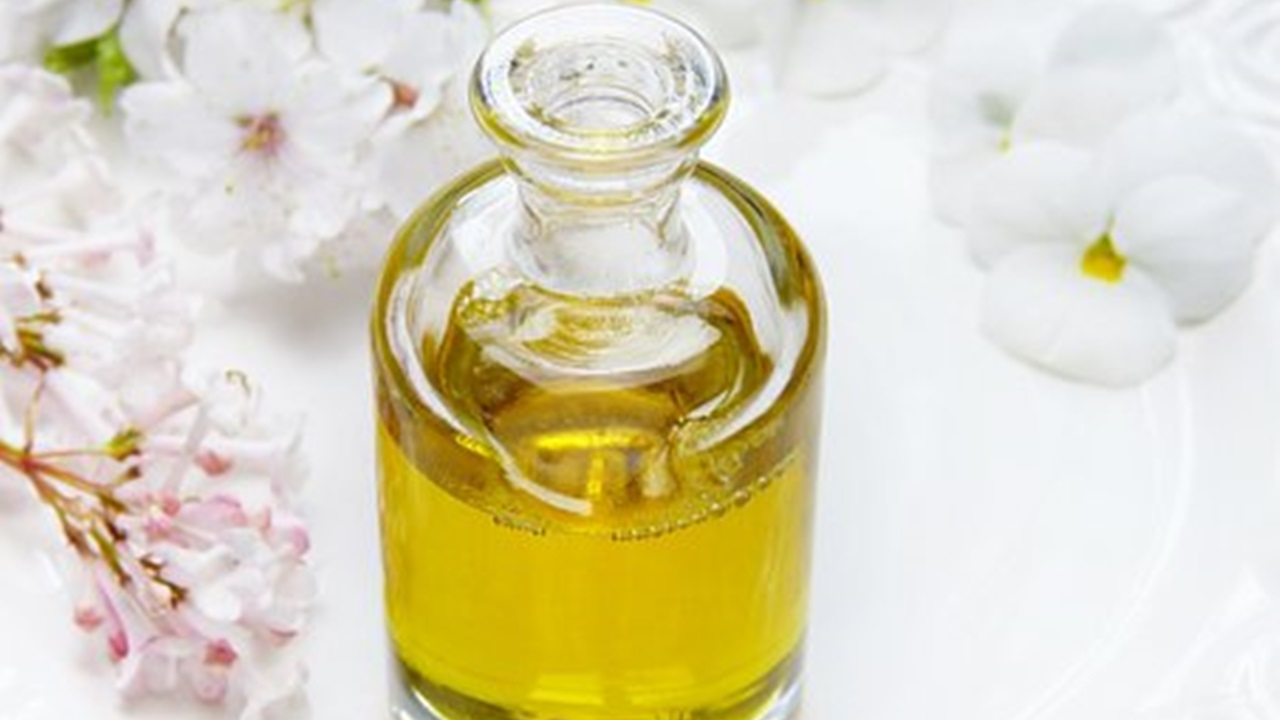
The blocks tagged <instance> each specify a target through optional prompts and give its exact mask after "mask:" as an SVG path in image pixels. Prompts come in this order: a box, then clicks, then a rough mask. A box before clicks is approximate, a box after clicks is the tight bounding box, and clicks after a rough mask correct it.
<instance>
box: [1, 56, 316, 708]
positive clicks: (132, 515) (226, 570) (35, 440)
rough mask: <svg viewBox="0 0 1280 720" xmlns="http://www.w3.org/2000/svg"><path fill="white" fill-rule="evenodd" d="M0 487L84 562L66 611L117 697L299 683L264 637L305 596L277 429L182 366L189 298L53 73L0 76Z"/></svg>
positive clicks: (216, 694) (269, 692) (282, 433)
mask: <svg viewBox="0 0 1280 720" xmlns="http://www.w3.org/2000/svg"><path fill="white" fill-rule="evenodd" d="M0 91H2V92H3V94H4V97H5V98H6V100H7V102H6V104H5V105H4V107H3V109H2V110H0V483H5V484H9V485H17V486H20V487H28V488H29V489H30V490H31V491H32V495H33V497H34V498H36V499H37V500H39V502H40V503H41V504H43V505H44V507H45V508H46V509H47V510H48V511H49V513H50V515H51V518H52V519H53V521H54V522H52V523H51V527H53V528H58V529H60V530H61V532H62V534H63V536H64V538H65V540H66V542H67V544H68V546H69V548H70V550H71V551H72V552H73V553H74V555H75V556H76V557H77V558H78V559H79V560H80V561H81V568H82V572H83V582H82V583H81V584H82V586H83V589H84V592H83V595H82V597H80V598H79V601H78V602H77V603H76V606H75V611H74V619H75V622H76V624H77V625H79V626H80V627H81V628H82V629H83V630H85V631H86V632H90V633H94V634H96V635H97V636H99V637H100V638H101V639H102V640H103V645H104V650H105V652H106V654H107V655H108V657H110V658H111V659H112V661H113V662H114V663H115V664H116V667H117V669H118V677H119V683H120V687H121V689H122V691H123V692H125V693H126V694H128V695H140V694H148V693H185V694H189V695H191V696H193V697H195V698H196V699H198V700H200V701H203V702H208V703H222V704H226V705H228V706H230V707H237V708H241V709H242V710H243V712H242V717H244V718H245V720H254V719H255V718H260V717H262V716H263V712H264V711H265V710H266V709H267V708H269V707H271V706H275V705H278V704H280V703H283V702H287V701H288V698H289V697H291V696H292V695H294V694H296V692H297V691H298V690H299V689H300V682H301V679H302V678H303V673H302V671H301V670H300V669H298V667H297V665H296V663H294V662H293V661H292V660H290V659H289V658H288V656H287V655H285V654H283V653H281V652H279V651H278V650H277V648H279V647H280V646H281V645H283V644H285V643H287V641H288V640H289V639H290V638H292V637H293V636H294V635H296V634H297V633H298V632H299V631H300V629H301V628H302V626H303V624H304V622H305V619H306V613H307V609H308V607H309V606H310V604H311V600H312V596H313V594H314V588H313V585H312V580H311V575H310V572H309V570H308V569H307V567H306V557H307V554H308V550H309V540H308V537H307V531H306V528H305V526H304V524H303V523H302V521H301V520H300V518H299V517H298V516H297V515H296V514H295V513H294V511H293V509H292V507H293V497H294V493H295V492H296V488H297V484H298V481H299V479H300V477H301V475H302V474H303V472H304V468H303V467H302V465H301V462H300V458H299V455H298V436H297V432H296V430H295V428H294V425H293V423H291V422H285V421H281V420H276V419H273V418H271V417H269V416H267V415H265V414H264V413H263V412H262V411H261V409H260V408H259V407H258V396H257V393H256V391H255V390H254V389H253V387H252V386H251V385H250V384H249V383H248V382H247V380H246V379H245V378H244V377H243V376H242V375H240V374H239V373H235V372H231V373H223V374H218V375H215V376H213V377H211V378H205V377H202V376H198V375H195V374H191V373H188V372H187V371H186V369H185V367H184V362H183V358H182V354H183V352H184V351H185V348H186V345H187V343H188V340H189V338H190V330H191V324H192V316H193V313H194V303H193V302H192V301H191V300H190V299H189V298H187V297H185V296H183V295H181V294H180V293H178V292H176V291H175V289H174V288H173V286H172V277H171V275H170V273H169V272H168V269H167V266H166V265H165V264H164V263H163V262H162V261H161V260H159V259H158V258H157V256H156V254H155V253H154V248H153V243H152V241H151V238H150V234H149V233H148V232H147V231H146V229H145V228H143V227H140V226H139V225H137V224H136V223H134V222H132V221H131V220H130V219H129V218H128V216H126V215H124V214H122V213H121V212H120V211H121V209H122V208H121V206H120V203H119V198H118V196H117V195H116V194H115V193H113V192H112V191H111V190H112V186H113V183H112V180H111V178H110V176H109V175H108V174H107V173H106V170H105V167H104V165H103V162H102V158H101V157H100V156H99V155H98V154H97V152H96V149H95V147H94V144H93V143H92V141H91V138H90V136H89V134H88V133H87V130H86V127H85V123H86V120H87V116H88V112H89V110H88V105H87V103H86V102H85V101H83V100H77V99H76V98H75V97H74V96H73V95H72V93H71V89H70V87H69V85H68V84H67V83H66V82H65V80H63V79H61V78H58V77H56V76H52V75H49V74H47V73H44V72H42V71H38V70H34V69H30V68H23V67H13V66H10V67H3V68H0Z"/></svg>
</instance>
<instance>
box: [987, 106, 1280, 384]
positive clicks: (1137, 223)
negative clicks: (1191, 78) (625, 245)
mask: <svg viewBox="0 0 1280 720" xmlns="http://www.w3.org/2000/svg"><path fill="white" fill-rule="evenodd" d="M1276 191H1277V187H1276V183H1275V178H1274V177H1273V174H1272V171H1271V168H1270V166H1269V165H1268V164H1267V162H1266V161H1265V160H1264V159H1263V158H1262V155H1261V152H1260V150H1259V149H1258V148H1257V147H1256V146H1255V145H1254V144H1253V143H1252V142H1250V141H1249V140H1248V139H1247V138H1245V137H1243V136H1241V135H1239V134H1237V133H1236V132H1235V131H1233V130H1232V129H1231V128H1230V126H1228V125H1226V124H1224V123H1222V122H1220V121H1216V120H1212V119H1209V118H1205V117H1198V116H1192V115H1188V114H1184V113H1176V114H1175V113H1149V114H1145V115H1141V116H1138V117H1135V118H1133V119H1132V120H1130V121H1128V122H1126V123H1125V124H1124V125H1122V126H1121V128H1120V129H1119V130H1117V131H1116V132H1115V133H1114V134H1113V135H1112V136H1111V137H1110V138H1108V139H1107V141H1106V142H1105V143H1104V144H1103V147H1102V149H1101V150H1099V151H1097V152H1090V151H1087V150H1083V149H1080V148H1078V147H1073V146H1070V145H1066V144H1063V143H1061V142H1049V141H1034V142H1024V143H1020V144H1018V145H1016V146H1015V147H1014V148H1013V149H1012V150H1010V151H1009V152H1008V153H1007V154H1006V155H1005V156H1003V157H1002V158H1000V159H999V160H997V161H996V162H994V163H992V164H991V165H990V166H988V168H987V170H986V171H985V172H984V173H983V174H982V176H980V178H979V179H978V180H977V183H976V186H975V188H974V195H973V204H972V207H971V209H970V213H969V216H968V218H967V222H966V224H965V229H966V233H967V236H968V238H969V243H970V248H971V249H972V251H973V254H974V256H975V258H976V259H977V260H978V262H979V263H980V264H982V265H983V266H984V267H986V268H987V269H989V270H990V272H991V274H990V276H989V277H988V280H987V290H986V295H985V299H984V303H983V310H982V312H983V327H984V329H985V331H986V332H987V333H988V335H989V336H990V337H991V338H992V340H994V341H995V342H996V343H997V344H999V345H1000V346H1002V347H1004V348H1005V349H1006V350H1008V351H1010V352H1011V353H1013V354H1015V355H1017V356H1019V357H1022V358H1023V359H1026V360H1028V361H1030V362H1033V363H1036V364H1038V365H1041V366H1044V367H1046V368H1048V369H1051V370H1053V371H1056V372H1058V373H1061V374H1063V375H1066V376H1068V377H1071V378H1076V379H1081V380H1087V381H1092V382H1098V383H1102V384H1106V385H1129V384H1133V383H1137V382H1140V381H1142V380H1144V379H1146V378H1147V377H1149V376H1150V375H1151V374H1153V373H1154V372H1156V371H1157V370H1159V369H1160V368H1161V367H1163V366H1164V365H1165V364H1166V363H1167V362H1168V361H1169V360H1170V358H1171V357H1172V356H1173V353H1174V349H1175V343H1176V333H1175V327H1176V325H1177V324H1179V323H1195V322H1200V321H1203V320H1206V319H1208V318H1209V317H1211V316H1212V315H1214V314H1215V313H1217V312H1218V311H1220V310H1221V309H1222V308H1223V307H1224V306H1226V305H1227V304H1228V303H1230V302H1231V301H1232V300H1233V299H1234V298H1235V297H1236V296H1238V295H1239V293H1240V292H1241V290H1243V288H1244V287H1245V285H1246V284H1247V282H1248V280H1249V277H1250V270H1251V268H1252V262H1253V258H1254V254H1255V248H1256V247H1257V244H1258V243H1259V242H1260V241H1261V239H1262V238H1264V237H1265V236H1266V234H1267V233H1268V232H1269V231H1270V229H1271V227H1272V226H1273V224H1274V220H1275V213H1274V203H1273V197H1274V193H1275V192H1276Z"/></svg>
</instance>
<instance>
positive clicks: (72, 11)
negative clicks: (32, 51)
mask: <svg viewBox="0 0 1280 720" xmlns="http://www.w3.org/2000/svg"><path fill="white" fill-rule="evenodd" d="M123 10H124V0H75V1H74V2H63V3H60V4H58V5H56V6H55V8H54V16H53V18H52V24H51V30H52V32H51V34H50V38H49V41H50V44H52V45H55V46H57V45H69V44H71V43H77V42H80V41H82V40H89V39H91V38H96V37H98V36H99V35H102V34H104V33H106V32H107V31H108V30H110V29H111V26H112V25H115V24H116V21H118V20H119V19H120V13H121V12H122V11H123Z"/></svg>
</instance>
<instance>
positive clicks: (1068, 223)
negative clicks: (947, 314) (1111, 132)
mask: <svg viewBox="0 0 1280 720" xmlns="http://www.w3.org/2000/svg"><path fill="white" fill-rule="evenodd" d="M1091 160H1092V158H1091V156H1090V155H1089V154H1088V153H1085V152H1083V151H1080V150H1077V149H1075V148H1071V147H1067V146H1065V145H1055V144H1052V143H1033V144H1030V145H1022V146H1019V147H1016V148H1014V149H1013V150H1012V151H1010V152H1009V153H1007V154H1005V155H1004V156H1002V157H1001V158H1000V159H999V160H997V161H995V162H993V163H991V165H990V166H989V167H988V168H987V169H986V171H985V172H984V173H983V175H982V176H981V177H980V178H979V179H978V180H977V182H976V183H975V184H974V188H973V197H972V202H971V203H970V206H969V212H968V216H967V219H966V222H965V226H966V228H967V230H968V236H969V249H970V251H971V252H972V253H973V255H974V257H975V258H976V259H977V260H978V262H979V263H981V264H983V265H985V266H990V265H992V264H994V263H995V262H996V261H998V260H999V259H1000V258H1002V257H1003V256H1004V255H1006V254H1008V253H1010V252H1012V251H1014V250H1017V249H1019V248H1021V247H1023V246H1025V245H1027V244H1028V243H1057V244H1069V245H1073V246H1077V247H1080V248H1083V247H1084V246H1086V245H1087V244H1088V243H1090V242H1091V241H1092V240H1093V239H1094V238H1096V237H1097V236H1099V235H1100V234H1101V233H1102V231H1103V230H1104V229H1105V227H1106V222H1107V213H1106V207H1105V205H1103V203H1102V201H1101V197H1100V196H1099V195H1097V194H1096V193H1094V192H1092V189H1091V188H1090V187H1089V185H1088V184H1087V182H1086V180H1087V178H1088V173H1089V169H1090V168H1091Z"/></svg>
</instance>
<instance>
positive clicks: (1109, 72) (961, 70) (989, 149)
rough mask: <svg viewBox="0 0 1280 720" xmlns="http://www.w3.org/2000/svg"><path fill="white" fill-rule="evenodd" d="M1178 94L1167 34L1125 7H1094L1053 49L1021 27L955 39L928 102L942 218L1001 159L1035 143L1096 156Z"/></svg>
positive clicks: (951, 216)
mask: <svg viewBox="0 0 1280 720" xmlns="http://www.w3.org/2000/svg"><path fill="white" fill-rule="evenodd" d="M1042 48H1044V49H1042ZM1178 85H1179V75H1178V59H1177V54H1176V52H1175V50H1174V47H1173V44H1172V41H1171V40H1170V38H1169V37H1168V34H1167V33H1166V32H1165V31H1164V30H1163V28H1162V27H1161V26H1160V24H1159V22H1158V21H1156V20H1155V19H1153V18H1151V17H1149V16H1147V15H1144V14H1143V13H1141V12H1139V11H1138V10H1135V9H1133V8H1132V7H1130V6H1126V5H1098V6H1094V7H1092V8H1090V9H1088V10H1087V11H1086V12H1084V14H1082V15H1080V16H1079V17H1078V18H1077V19H1075V20H1074V22H1071V23H1070V24H1069V25H1068V26H1067V27H1066V29H1065V30H1063V31H1062V32H1061V33H1060V34H1058V35H1057V37H1056V38H1052V39H1050V40H1048V41H1046V39H1045V38H1044V36H1043V33H1040V32H1037V31H1036V30H1035V29H1034V28H1029V27H1026V26H1025V25H1024V24H1016V23H1015V24H1009V23H1000V22H991V23H986V24H984V25H983V26H981V27H975V28H969V29H968V30H967V31H966V32H960V33H957V34H956V35H955V36H954V37H953V38H952V39H951V41H950V43H949V44H948V47H946V48H944V51H943V58H942V60H941V63H940V67H939V69H938V71H937V74H936V76H935V79H934V83H933V90H932V93H931V97H930V114H931V120H932V124H933V126H934V132H935V135H936V137H937V140H936V147H935V151H934V160H933V168H932V178H931V182H932V185H933V195H934V202H935V205H936V208H937V210H938V212H939V214H940V215H942V217H943V218H945V219H947V220H951V221H956V220H959V219H960V217H961V216H962V215H963V213H964V208H965V206H966V205H967V203H968V197H969V192H970V189H971V188H972V186H973V182H974V179H975V177H976V175H977V174H979V173H981V172H982V171H983V169H984V167H985V166H986V165H987V164H988V163H990V162H992V161H993V160H995V159H996V158H998V157H999V156H1000V155H1001V153H1004V152H1007V151H1009V150H1010V149H1012V148H1015V147H1017V146H1018V145H1019V144H1020V143H1023V142H1026V141H1030V140H1037V139H1038V140H1054V141H1057V142H1063V143H1067V144H1071V145H1075V146H1079V147H1084V148H1091V147H1096V146H1097V145H1098V143H1100V142H1101V141H1102V139H1103V138H1105V137H1107V135H1108V134H1109V133H1110V132H1111V130H1112V129H1113V128H1114V127H1115V126H1116V124H1117V123H1119V122H1121V121H1122V120H1124V119H1125V118H1127V117H1130V116H1132V115H1133V114H1135V113H1138V112H1141V111H1143V110H1145V109H1147V108H1151V107H1157V106H1160V105H1162V104H1165V103H1167V102H1168V101H1169V100H1170V99H1171V98H1172V97H1173V95H1174V93H1175V92H1176V90H1177V89H1178Z"/></svg>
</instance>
